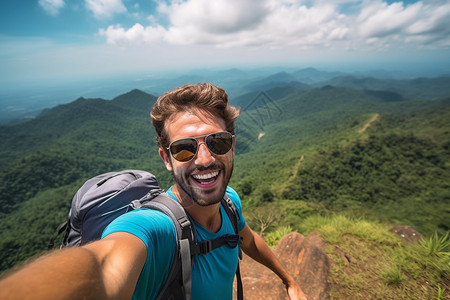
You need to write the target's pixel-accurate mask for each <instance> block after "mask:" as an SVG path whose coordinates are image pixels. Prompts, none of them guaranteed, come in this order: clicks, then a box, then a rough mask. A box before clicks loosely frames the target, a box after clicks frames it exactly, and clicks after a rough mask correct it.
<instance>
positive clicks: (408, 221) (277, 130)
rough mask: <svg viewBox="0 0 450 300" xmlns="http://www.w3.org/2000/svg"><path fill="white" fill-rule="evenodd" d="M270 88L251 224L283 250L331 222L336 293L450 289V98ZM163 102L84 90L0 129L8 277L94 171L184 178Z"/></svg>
mask: <svg viewBox="0 0 450 300" xmlns="http://www.w3.org/2000/svg"><path fill="white" fill-rule="evenodd" d="M249 95H252V96H251V97H255V96H254V94H249ZM267 95H270V96H272V97H273V98H274V99H272V100H273V101H272V102H271V101H267V99H264V101H265V102H264V106H261V105H259V104H261V103H258V102H257V101H252V99H244V98H245V97H243V98H242V99H239V101H240V102H241V103H242V104H245V105H246V106H245V107H243V108H246V109H243V112H242V115H241V117H240V119H239V120H238V122H237V129H236V134H237V145H236V154H237V155H236V159H235V168H234V174H233V177H232V180H231V182H230V185H231V186H232V187H234V188H235V189H236V190H237V191H238V193H239V194H240V196H241V198H242V202H243V208H244V215H245V217H246V220H247V222H248V224H250V226H251V227H252V228H254V229H255V230H257V231H259V232H260V233H261V234H262V235H263V237H264V238H265V239H266V240H267V241H268V243H269V244H271V245H275V244H276V243H277V241H278V240H279V239H280V238H281V237H282V236H283V235H285V234H286V233H287V232H290V231H292V230H295V231H298V232H300V233H303V234H308V233H309V232H311V231H312V230H315V231H318V232H319V234H320V235H321V237H322V238H323V239H324V240H325V241H326V242H327V243H328V245H329V256H330V257H331V260H332V262H333V264H332V265H333V274H332V279H331V280H332V282H333V287H334V289H333V293H334V294H333V295H334V296H333V297H335V298H339V299H346V298H352V299H355V298H358V297H359V298H362V297H366V298H371V296H374V295H376V297H378V298H386V299H389V298H390V297H391V296H392V295H394V294H395V293H397V294H401V293H402V292H403V294H408V293H409V292H410V291H412V290H415V289H419V290H420V291H423V293H422V295H425V298H421V297H419V296H417V295H418V294H412V295H416V296H417V297H415V298H416V299H428V298H438V299H439V297H441V298H443V297H445V296H447V295H448V291H449V289H450V287H449V286H448V282H449V269H448V267H449V265H448V257H449V255H448V251H449V249H448V243H449V239H448V232H449V228H450V165H449V162H450V159H449V158H450V128H449V125H448V120H450V99H449V98H444V99H440V100H432V101H431V100H427V101H416V100H411V99H410V98H408V96H406V95H401V97H398V96H397V95H392V92H389V91H388V92H386V93H384V92H380V91H377V92H370V91H364V90H352V89H347V88H333V87H324V88H321V89H315V90H305V89H296V88H290V87H286V88H285V89H284V88H283V87H277V88H276V89H273V90H269V91H267ZM270 96H269V97H270ZM384 97H387V98H384ZM256 100H258V99H256ZM269 100H270V98H269ZM154 101H155V97H153V96H151V95H147V94H145V93H143V92H140V91H137V90H134V91H131V92H130V93H128V94H125V95H122V96H119V97H117V98H116V99H113V100H111V101H105V100H101V99H83V98H80V99H78V100H76V101H74V102H73V103H70V104H66V105H61V106H58V107H55V108H53V109H50V110H47V111H45V112H44V113H42V114H41V115H40V116H39V117H37V118H35V119H34V120H31V121H28V122H26V123H21V124H16V125H10V126H2V127H1V130H0V138H1V139H2V143H3V145H2V148H1V149H0V154H1V155H0V182H1V185H0V272H1V271H4V270H7V269H9V268H11V267H13V266H14V265H16V264H17V263H19V262H22V261H24V260H26V259H28V258H30V257H31V256H34V255H36V254H39V253H41V252H43V251H45V250H46V249H47V246H48V244H49V242H50V241H51V240H52V238H53V235H54V233H55V230H56V227H57V226H58V225H59V224H60V223H61V222H63V221H64V219H65V217H66V216H67V213H68V210H69V206H70V202H71V199H72V197H73V195H74V193H75V191H76V190H77V189H78V187H79V186H81V184H82V183H83V182H84V181H85V180H86V179H88V178H90V177H92V176H94V175H97V174H100V173H104V172H109V171H112V170H120V169H131V168H136V169H144V170H149V171H151V172H152V173H154V174H155V175H156V176H157V178H158V180H159V182H160V185H161V186H162V187H163V188H168V187H169V186H170V185H171V184H172V178H171V175H170V174H169V173H168V172H167V171H166V170H165V168H164V165H163V164H162V163H161V160H160V158H159V156H158V154H157V148H156V144H155V142H154V132H153V129H152V127H151V125H150V120H149V117H148V113H149V110H150V107H151V105H152V104H153V103H154ZM249 103H251V104H252V105H253V106H248V105H247V104H249ZM396 224H401V225H411V226H413V227H414V228H415V229H416V230H418V231H419V232H421V233H422V234H423V235H424V236H425V237H426V238H425V239H424V242H422V243H421V244H420V245H417V246H407V245H403V244H400V243H399V241H398V239H396V238H395V237H394V236H392V235H391V234H390V233H389V232H388V230H387V228H388V227H389V226H393V225H396ZM342 251H343V252H345V253H347V254H348V255H350V257H353V258H354V259H356V261H358V262H360V264H358V267H357V268H359V269H355V270H353V269H352V268H353V264H351V265H347V264H345V261H343V260H342V258H340V256H339V253H342ZM377 257H379V258H380V259H379V260H378V261H377V259H375V258H377ZM349 274H350V275H349ZM368 282H370V283H373V289H372V290H371V289H369V290H368V291H365V290H364V289H363V287H365V286H367V283H368ZM426 282H428V284H427V283H426ZM383 296H386V297H383ZM427 297H428V298H427ZM412 298H414V297H412Z"/></svg>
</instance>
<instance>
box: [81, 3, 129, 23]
mask: <svg viewBox="0 0 450 300" xmlns="http://www.w3.org/2000/svg"><path fill="white" fill-rule="evenodd" d="M86 7H87V9H88V10H90V11H91V12H92V13H93V14H94V16H95V17H96V18H99V19H107V18H111V17H112V16H113V15H115V14H120V13H125V12H127V9H126V7H125V5H124V4H123V3H122V0H86Z"/></svg>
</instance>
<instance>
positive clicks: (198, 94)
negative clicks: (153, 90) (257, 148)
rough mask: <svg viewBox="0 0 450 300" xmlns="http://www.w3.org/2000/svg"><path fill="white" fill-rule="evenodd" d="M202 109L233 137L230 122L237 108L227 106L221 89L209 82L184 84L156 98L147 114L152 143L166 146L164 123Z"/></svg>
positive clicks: (236, 113)
mask: <svg viewBox="0 0 450 300" xmlns="http://www.w3.org/2000/svg"><path fill="white" fill-rule="evenodd" d="M195 109H201V110H204V111H206V112H208V113H210V114H212V115H214V116H216V117H219V118H222V119H223V120H224V121H225V126H226V130H227V131H228V132H231V133H232V134H234V121H235V120H236V118H237V117H238V116H239V114H240V109H239V108H236V107H233V106H231V105H230V104H229V103H228V95H227V93H226V92H225V90H224V89H222V88H220V87H218V86H214V85H212V84H210V83H199V84H188V85H184V86H182V87H179V88H177V89H174V90H172V91H169V92H167V93H165V94H164V95H162V96H161V97H159V98H158V100H157V101H156V103H155V105H154V106H153V108H152V111H151V112H150V117H151V119H152V124H153V126H154V127H155V130H156V141H157V142H158V145H159V146H160V147H167V146H168V145H169V137H168V136H167V133H166V131H165V122H166V121H168V120H170V118H171V117H172V116H173V115H174V114H176V113H179V112H186V111H193V110H195Z"/></svg>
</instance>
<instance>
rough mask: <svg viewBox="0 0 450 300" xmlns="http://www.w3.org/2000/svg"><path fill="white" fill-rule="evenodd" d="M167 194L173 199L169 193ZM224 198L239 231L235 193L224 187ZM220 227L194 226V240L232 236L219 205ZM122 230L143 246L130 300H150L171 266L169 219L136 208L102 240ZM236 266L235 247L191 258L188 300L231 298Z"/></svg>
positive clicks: (172, 241) (242, 222) (172, 245)
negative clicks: (231, 205)
mask: <svg viewBox="0 0 450 300" xmlns="http://www.w3.org/2000/svg"><path fill="white" fill-rule="evenodd" d="M167 193H168V194H169V195H170V196H172V198H174V199H176V198H175V196H174V194H173V193H172V190H171V189H169V190H168V191H167ZM226 193H227V195H228V196H229V197H230V199H231V200H232V201H233V203H234V204H235V206H236V209H237V211H238V220H239V230H242V229H243V228H244V226H245V220H244V217H243V216H242V205H241V200H240V198H239V196H238V194H237V193H236V192H235V191H234V190H233V189H232V188H230V187H227V190H226ZM220 213H221V215H222V226H221V228H220V230H219V231H218V232H217V233H212V232H209V231H208V230H206V229H205V228H204V227H202V226H201V225H199V224H198V223H196V222H194V223H195V228H196V231H197V239H198V241H203V240H213V239H215V238H218V237H220V236H222V235H225V234H234V229H233V225H232V223H231V220H230V219H229V218H228V216H227V213H226V211H225V209H224V208H223V207H222V206H221V207H220ZM119 231H124V232H128V233H131V234H133V235H135V236H137V237H138V238H140V239H141V240H142V241H143V242H144V244H145V245H146V247H147V260H146V262H145V265H144V268H143V269H142V272H141V275H140V277H139V280H138V283H137V285H136V289H135V291H134V294H133V299H154V298H156V296H157V294H158V292H159V290H160V289H161V287H162V286H163V284H164V282H165V280H166V278H167V276H168V274H169V271H170V268H171V266H172V262H173V258H174V254H175V247H176V240H175V239H176V235H175V228H174V226H173V223H172V220H171V219H170V218H169V217H167V216H166V215H165V214H163V213H161V212H159V211H154V210H150V209H139V210H135V211H131V212H129V213H126V214H124V215H122V216H120V217H119V218H117V219H116V220H114V221H113V222H112V223H111V224H110V225H109V226H108V227H107V228H106V229H105V231H104V232H103V235H102V237H105V236H106V235H108V234H111V233H113V232H119ZM237 263H238V248H237V247H236V248H229V247H227V246H222V247H219V248H217V249H214V250H213V251H211V252H210V253H209V254H207V255H197V256H195V257H194V264H193V267H192V300H197V299H208V300H209V299H227V300H229V299H232V295H233V279H234V275H235V273H236V267H237Z"/></svg>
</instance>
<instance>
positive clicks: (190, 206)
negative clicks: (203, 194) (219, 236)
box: [172, 184, 222, 232]
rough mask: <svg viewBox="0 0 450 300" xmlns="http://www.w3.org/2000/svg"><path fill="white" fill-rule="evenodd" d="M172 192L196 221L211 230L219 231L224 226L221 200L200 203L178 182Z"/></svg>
mask: <svg viewBox="0 0 450 300" xmlns="http://www.w3.org/2000/svg"><path fill="white" fill-rule="evenodd" d="M172 192H173V194H174V195H175V197H177V199H178V201H179V202H180V204H181V205H182V206H183V207H184V209H185V210H186V211H187V213H188V214H189V215H190V216H191V218H192V219H194V221H195V222H197V223H198V224H200V225H201V226H203V227H204V228H205V229H206V230H208V231H210V232H218V231H219V230H220V227H221V226H222V217H221V214H220V202H219V203H216V204H213V205H208V206H201V205H198V204H197V203H195V202H194V200H192V199H191V197H189V196H188V195H187V194H186V193H185V192H183V190H181V189H180V188H178V186H177V185H176V184H175V185H174V186H173V187H172Z"/></svg>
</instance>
